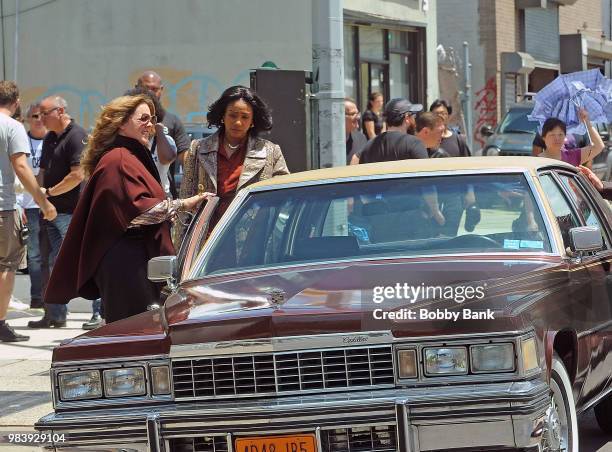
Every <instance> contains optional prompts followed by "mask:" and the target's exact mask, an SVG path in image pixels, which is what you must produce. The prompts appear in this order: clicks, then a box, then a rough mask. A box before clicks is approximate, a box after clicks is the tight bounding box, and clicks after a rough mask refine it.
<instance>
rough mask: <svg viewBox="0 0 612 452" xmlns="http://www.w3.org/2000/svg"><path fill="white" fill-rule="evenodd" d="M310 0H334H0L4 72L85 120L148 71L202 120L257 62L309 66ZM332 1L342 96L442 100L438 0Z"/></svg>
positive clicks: (182, 110)
mask: <svg viewBox="0 0 612 452" xmlns="http://www.w3.org/2000/svg"><path fill="white" fill-rule="evenodd" d="M312 1H317V2H319V1H322V2H323V1H329V0H308V1H304V0H257V1H255V2H248V1H243V0H224V1H222V2H219V1H216V0H181V1H180V2H168V1H166V0H133V1H130V2H126V1H123V0H105V1H96V0H61V1H55V2H43V1H40V0H22V1H21V2H14V1H9V0H0V7H1V8H0V10H1V13H2V14H1V15H2V20H1V21H0V25H1V28H2V29H1V30H0V36H2V44H1V46H0V47H1V50H2V56H1V58H0V72H1V73H2V77H3V78H4V79H16V81H17V82H18V84H19V86H20V88H21V97H22V102H23V103H26V104H27V103H29V102H31V101H33V100H36V99H40V98H42V97H45V96H48V95H51V94H58V95H61V96H63V97H65V98H66V100H67V101H68V104H69V112H70V113H71V114H72V115H73V116H74V117H75V119H76V120H77V121H78V122H79V123H81V124H83V125H84V126H85V127H88V126H91V125H92V124H93V122H94V119H95V117H96V115H97V113H98V112H99V110H100V106H101V105H103V104H104V103H105V102H107V101H108V100H109V99H112V98H113V97H116V96H118V95H120V94H122V93H123V92H125V91H126V90H127V89H129V88H131V87H133V86H134V83H135V81H136V79H137V77H138V76H139V75H140V74H141V73H142V72H143V71H144V70H147V69H152V70H155V71H156V72H158V73H159V74H160V75H161V76H162V78H163V80H164V84H165V90H164V94H163V97H162V102H163V104H164V106H165V107H166V108H167V109H168V110H170V111H172V112H174V113H176V114H178V115H179V116H180V117H181V118H182V119H183V121H185V122H188V123H192V122H193V123H201V122H204V121H205V117H206V112H207V109H208V105H209V104H210V103H211V102H212V101H213V100H214V99H216V98H217V97H218V96H219V94H220V93H221V92H222V91H223V90H224V89H225V88H227V87H228V86H231V85H235V84H242V85H247V86H248V85H249V83H250V79H249V74H250V72H251V70H252V69H255V68H258V67H260V66H261V65H262V64H263V63H264V62H269V63H273V65H275V66H277V67H278V68H280V69H285V70H297V71H312V70H313V39H312V36H313V3H312ZM337 1H340V4H341V7H342V10H343V17H342V20H341V23H339V24H338V26H341V27H342V28H343V32H344V33H343V37H344V49H336V50H337V51H342V50H343V52H344V56H345V65H344V68H345V71H346V76H345V77H344V79H345V85H346V86H345V90H346V94H347V95H349V96H352V97H355V98H357V99H359V102H360V105H364V103H365V102H366V99H367V96H368V94H369V93H370V92H372V91H381V92H383V93H384V95H385V98H386V99H389V98H390V97H398V96H407V97H409V98H410V99H411V100H412V101H413V102H422V103H427V102H429V101H431V100H432V99H434V98H435V97H436V96H437V92H438V81H437V70H436V68H437V62H436V50H435V47H436V44H437V43H436V41H437V31H436V3H437V2H436V0H378V1H370V0H337ZM15 5H20V6H19V11H16V10H15ZM275 114H282V112H275Z"/></svg>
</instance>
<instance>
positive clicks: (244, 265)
mask: <svg viewBox="0 0 612 452" xmlns="http://www.w3.org/2000/svg"><path fill="white" fill-rule="evenodd" d="M474 201H475V203H474ZM466 203H467V205H469V207H468V208H467V209H466V208H464V206H465V205H466ZM434 205H437V206H438V208H439V210H440V213H441V214H442V216H443V217H444V221H443V222H442V221H436V219H435V218H434V217H435V216H434V217H432V215H430V213H431V211H432V206H434ZM438 220H440V219H439V218H438ZM441 223H443V224H441ZM222 227H223V230H222V231H221V234H220V235H219V237H217V238H216V239H215V240H214V243H211V244H210V246H211V249H210V253H207V254H208V255H207V258H206V259H205V261H204V262H203V264H200V267H199V268H198V270H197V271H196V274H197V275H198V276H203V275H209V274H215V273H221V272H228V271H240V270H243V269H252V268H258V267H271V266H281V265H293V264H298V263H302V262H316V261H319V262H323V261H333V260H342V259H359V258H379V257H399V256H414V255H433V254H447V253H483V252H526V251H528V252H550V244H549V239H548V236H547V232H546V229H545V227H544V223H543V221H542V217H541V215H540V213H539V210H538V209H537V206H536V204H535V202H534V199H533V196H532V193H531V190H530V188H529V186H528V185H527V182H526V180H525V177H524V176H523V175H522V174H496V175H492V174H490V175H465V176H443V177H412V178H402V179H395V178H394V179H380V180H367V181H357V182H346V183H333V184H326V185H315V186H308V187H298V188H286V189H278V190H271V191H265V192H254V193H251V194H250V195H249V196H248V197H247V198H246V199H245V201H244V202H243V204H242V205H241V206H240V207H239V208H238V210H237V211H236V212H235V213H234V214H233V215H232V217H231V218H230V219H229V221H228V222H227V223H225V225H223V226H222Z"/></svg>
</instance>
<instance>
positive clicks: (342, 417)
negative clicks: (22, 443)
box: [35, 380, 549, 452]
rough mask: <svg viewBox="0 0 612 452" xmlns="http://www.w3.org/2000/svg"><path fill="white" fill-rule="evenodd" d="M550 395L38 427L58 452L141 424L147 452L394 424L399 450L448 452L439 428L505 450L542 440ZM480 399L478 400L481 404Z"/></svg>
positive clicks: (318, 403)
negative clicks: (189, 442)
mask: <svg viewBox="0 0 612 452" xmlns="http://www.w3.org/2000/svg"><path fill="white" fill-rule="evenodd" d="M548 393H549V389H548V386H547V385H546V384H545V383H544V382H543V381H541V380H530V381H522V382H507V383H492V384H486V385H482V384H479V385H461V386H454V387H446V386H441V387H433V388H405V389H393V390H378V391H361V392H358V393H340V394H330V395H309V396H302V397H287V398H269V399H261V400H249V401H248V402H247V401H241V403H238V402H235V401H233V402H209V403H180V404H177V403H175V404H169V405H166V406H159V405H157V406H154V407H150V408H146V407H141V408H139V409H134V408H124V409H105V410H89V411H82V412H79V413H74V412H67V413H58V414H49V415H47V416H45V417H43V418H42V419H40V420H39V421H38V423H37V424H36V425H35V428H36V429H37V430H39V431H49V430H51V431H53V432H54V433H61V432H65V433H67V437H68V441H67V443H65V444H63V445H60V444H58V446H64V447H69V446H80V445H83V446H91V445H93V444H98V445H102V444H104V445H108V446H109V447H114V444H116V443H120V442H121V439H120V438H121V435H122V432H125V433H124V434H126V433H127V431H128V430H130V429H131V431H132V432H134V427H135V425H137V424H138V423H139V425H140V426H141V428H142V430H141V431H142V434H138V435H135V436H133V437H132V438H131V439H132V440H133V441H135V442H136V443H140V442H145V443H147V442H148V443H149V444H150V446H149V449H147V450H148V451H149V452H161V450H163V446H162V443H163V442H164V441H167V440H168V439H171V438H181V437H186V436H202V435H223V436H226V437H228V443H229V444H231V440H230V438H231V437H233V436H235V435H244V434H257V433H260V434H261V433H263V434H269V433H271V432H300V431H302V432H303V431H312V432H313V433H315V434H316V432H317V431H318V432H319V438H320V437H321V430H328V429H333V428H350V427H355V426H365V425H374V424H387V425H389V424H394V425H396V428H397V436H398V444H399V445H400V446H399V447H400V448H401V450H403V451H404V450H405V451H407V452H418V451H419V450H428V449H429V450H436V449H437V448H438V447H437V446H438V444H446V446H444V447H442V448H441V449H442V450H443V449H444V448H445V447H448V444H447V443H446V442H445V441H448V435H446V434H441V429H450V430H452V431H454V432H457V434H458V435H459V438H462V440H461V441H460V442H461V444H464V445H463V446H462V447H470V446H474V447H477V446H483V447H487V446H497V445H498V443H496V442H491V441H493V438H494V437H495V435H497V436H499V441H500V443H499V445H508V446H514V445H518V444H522V445H526V446H531V445H533V444H534V442H536V443H537V441H538V438H532V437H529V435H527V432H529V434H531V432H532V431H533V429H532V427H531V426H532V425H533V424H534V423H535V422H536V421H538V420H539V419H540V418H541V417H542V416H543V414H544V412H545V410H546V408H547V406H548ZM474 394H478V395H479V398H478V399H477V400H476V399H475V398H474ZM147 410H148V411H147ZM126 424H127V425H126ZM485 426H486V427H485ZM519 426H520V428H517V427H519ZM483 428H485V429H487V431H488V432H489V434H488V435H485V437H484V438H482V434H480V433H479V432H480V430H481V429H483ZM317 429H318V430H317ZM442 431H443V430H442ZM466 432H470V433H469V434H467V433H466ZM491 432H497V433H495V434H494V433H491ZM492 435H493V436H492ZM441 436H444V437H445V438H441ZM519 436H520V437H519ZM123 437H124V438H125V436H123ZM509 438H512V441H510V439H509ZM481 441H484V443H480V442H481ZM487 441H488V442H487ZM59 450H61V449H59ZM83 450H86V449H83Z"/></svg>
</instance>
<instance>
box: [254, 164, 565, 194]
mask: <svg viewBox="0 0 612 452" xmlns="http://www.w3.org/2000/svg"><path fill="white" fill-rule="evenodd" d="M551 166H556V167H563V168H566V169H573V170H576V167H575V166H572V165H570V164H568V163H565V162H562V161H560V160H553V159H548V158H542V157H515V156H512V157H454V158H453V157H450V158H435V159H412V160H397V161H393V162H383V163H368V164H364V165H350V166H338V167H334V168H325V169H318V170H311V171H302V172H300V173H293V174H289V175H286V176H278V177H274V178H273V179H268V180H266V181H261V182H257V183H255V184H253V185H251V186H250V187H249V188H250V189H264V188H266V187H270V188H272V187H274V186H276V185H284V184H299V183H301V182H313V181H323V180H332V179H345V178H353V177H367V176H377V175H381V176H382V175H386V174H401V173H406V174H413V173H432V172H437V171H440V172H452V171H483V172H487V173H494V172H495V171H496V170H503V171H512V170H516V171H529V172H530V173H531V174H534V175H535V173H536V171H537V170H539V169H540V168H546V167H551Z"/></svg>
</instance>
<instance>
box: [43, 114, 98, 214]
mask: <svg viewBox="0 0 612 452" xmlns="http://www.w3.org/2000/svg"><path fill="white" fill-rule="evenodd" d="M86 137H87V132H86V131H85V129H84V128H82V127H81V126H80V125H78V124H77V123H75V122H74V119H73V120H72V121H71V122H70V124H68V127H66V129H64V131H63V132H62V133H60V134H59V135H57V134H56V133H55V132H49V133H47V135H46V136H45V139H44V140H43V147H42V158H41V162H40V167H41V168H42V169H43V170H44V171H45V173H44V177H43V186H44V187H45V188H50V187H53V186H55V185H57V184H59V183H60V182H61V181H62V180H63V179H64V177H66V176H67V175H68V173H70V167H72V166H77V165H79V164H80V162H81V153H82V152H83V149H84V148H85V143H84V141H85V138H86ZM80 190H81V187H80V185H77V186H76V187H74V188H73V189H72V190H70V191H68V192H66V193H63V194H61V195H59V196H49V201H50V202H51V204H53V205H54V206H55V208H56V209H57V212H58V213H72V212H73V211H74V208H75V207H76V205H77V202H78V200H79V192H80Z"/></svg>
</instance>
